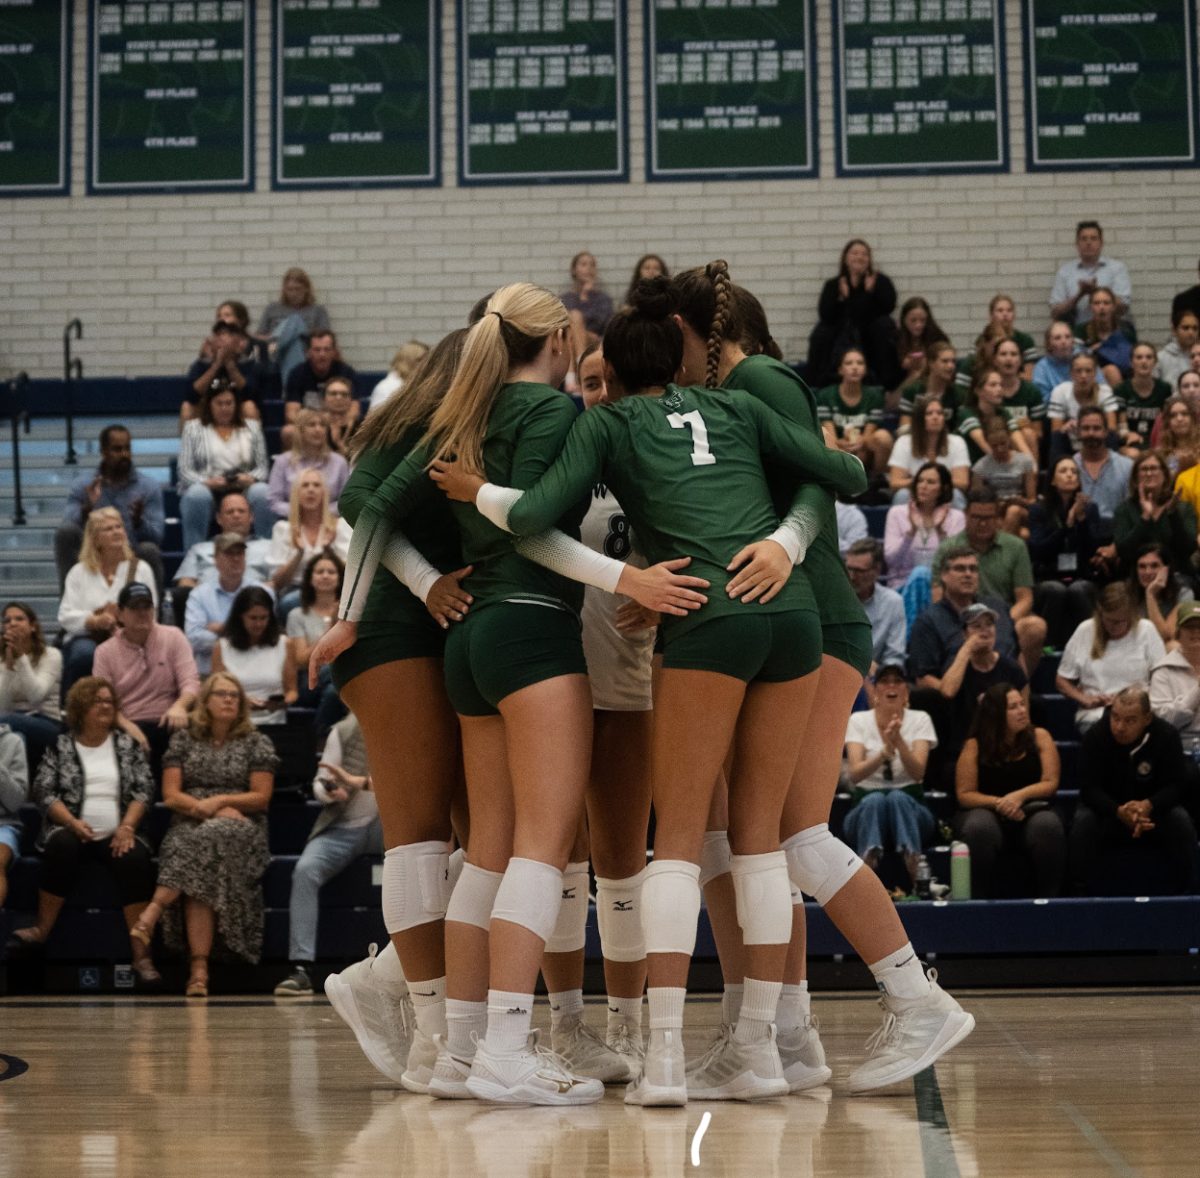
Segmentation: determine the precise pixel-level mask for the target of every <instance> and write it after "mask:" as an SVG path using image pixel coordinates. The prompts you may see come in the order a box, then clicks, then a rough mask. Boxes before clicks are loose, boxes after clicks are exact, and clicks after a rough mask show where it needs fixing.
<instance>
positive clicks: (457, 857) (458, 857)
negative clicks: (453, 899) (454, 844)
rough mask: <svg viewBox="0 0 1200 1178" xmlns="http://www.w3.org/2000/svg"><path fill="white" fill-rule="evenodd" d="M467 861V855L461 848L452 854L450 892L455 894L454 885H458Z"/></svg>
mask: <svg viewBox="0 0 1200 1178" xmlns="http://www.w3.org/2000/svg"><path fill="white" fill-rule="evenodd" d="M466 861H467V853H466V851H464V850H463V849H462V847H459V848H458V849H457V850H454V851H451V852H450V864H449V871H450V892H451V895H453V893H454V885H455V884H457V883H458V877H459V876H460V875H462V869H463V864H464V863H465V862H466Z"/></svg>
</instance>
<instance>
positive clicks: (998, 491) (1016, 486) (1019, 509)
mask: <svg viewBox="0 0 1200 1178" xmlns="http://www.w3.org/2000/svg"><path fill="white" fill-rule="evenodd" d="M987 443H988V446H989V448H990V449H991V453H990V454H985V455H984V456H983V457H982V458H980V459H979V460H978V461H977V462H976V463H975V465H974V466H972V467H971V485H972V486H973V487H974V488H975V489H976V490H978V489H980V488H982V487H988V488H989V489H990V490H992V491H993V492H995V495H996V498H997V499H998V500H999V501H1000V510H1001V513H1002V516H1003V518H1004V530H1005V531H1006V532H1012V533H1013V534H1014V535H1018V534H1019V529H1020V527H1022V526H1023V525H1024V522H1025V519H1026V517H1027V515H1028V510H1029V508H1030V507H1032V506H1033V500H1034V496H1035V495H1036V494H1037V465H1036V464H1035V463H1034V461H1033V459H1032V458H1031V457H1030V456H1029V455H1028V454H1024V453H1021V452H1020V451H1018V450H1014V449H1013V448H1012V434H1011V433H1009V430H1008V426H1006V425H1004V424H1002V423H1001V422H998V421H993V422H992V424H991V425H990V426H988V431H987Z"/></svg>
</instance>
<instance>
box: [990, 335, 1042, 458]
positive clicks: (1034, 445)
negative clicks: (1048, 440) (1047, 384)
mask: <svg viewBox="0 0 1200 1178" xmlns="http://www.w3.org/2000/svg"><path fill="white" fill-rule="evenodd" d="M991 365H992V367H993V368H995V369H996V371H997V372H998V373H1000V391H1001V393H1002V394H1003V400H1002V401H1001V402H1000V404H1001V405H1002V406H1003V408H1004V409H1005V410H1006V411H1007V415H1008V416H1009V417H1010V418H1011V419H1012V420H1013V421H1015V422H1016V423H1017V425H1019V426H1020V427H1021V432H1022V433H1023V434H1024V435H1025V442H1026V444H1027V445H1028V447H1029V451H1030V453H1031V454H1036V453H1037V452H1038V446H1039V445H1040V444H1041V441H1042V429H1043V423H1044V421H1045V418H1046V402H1045V401H1044V400H1042V394H1041V393H1039V392H1038V390H1037V388H1036V387H1035V386H1034V385H1032V384H1030V383H1029V381H1027V380H1026V379H1025V377H1024V376H1023V375H1022V373H1023V370H1024V360H1023V359H1022V353H1021V345H1020V344H1019V343H1017V341H1016V340H1015V339H1002V340H999V341H997V343H996V346H995V348H994V349H993V351H992V359H991Z"/></svg>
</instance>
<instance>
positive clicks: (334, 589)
mask: <svg viewBox="0 0 1200 1178" xmlns="http://www.w3.org/2000/svg"><path fill="white" fill-rule="evenodd" d="M344 572H345V565H343V564H342V561H341V559H340V558H339V556H338V554H337V553H336V552H334V551H333V549H331V548H327V549H326V550H325V551H324V552H319V553H318V554H317V555H316V556H314V557H313V558H312V560H310V561H309V562H308V563H307V564H306V565H305V566H304V576H303V578H302V579H301V581H300V603H299V605H298V606H297V608H296V609H293V610H292V611H291V613H289V614H288V616H287V639H288V642H289V643H290V645H291V648H292V662H293V663H294V664H295V665H296V668H297V672H298V679H299V688H300V703H301V704H302V705H303V706H304V707H315V708H316V709H317V717H316V724H317V731H318V732H323V731H325V730H326V729H328V728H329V727H330V726H331V725H332V724H333V723H334V722H335V721H337V720H339V719H341V717H342V715H343V712H344V709H343V707H342V704H341V700H340V699H339V697H338V694H337V690H336V689H335V688H334V686H333V675H332V670H331V668H330V667H329V666H328V665H326V666H323V667H322V668H321V672H320V676H319V678H318V682H317V688H316V690H315V691H310V690H309V687H308V671H307V668H308V656H309V655H310V654H312V649H313V647H314V646H316V644H317V643H318V642H319V641H320V640H321V638H322V637H324V635H325V631H326V630H328V629H329V627H330V626H331V625H333V623H334V621H335V620H336V619H337V610H338V602H339V600H340V599H341V596H342V575H343V573H344Z"/></svg>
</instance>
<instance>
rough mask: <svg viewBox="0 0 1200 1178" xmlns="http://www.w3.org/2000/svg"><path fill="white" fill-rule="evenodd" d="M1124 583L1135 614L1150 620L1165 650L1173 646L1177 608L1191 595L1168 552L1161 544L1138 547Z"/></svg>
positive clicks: (1189, 599) (1188, 599)
mask: <svg viewBox="0 0 1200 1178" xmlns="http://www.w3.org/2000/svg"><path fill="white" fill-rule="evenodd" d="M1126 583H1127V584H1128V586H1129V595H1130V597H1132V598H1133V603H1134V609H1135V610H1136V611H1137V615H1138V617H1139V618H1146V619H1147V620H1148V621H1151V622H1153V623H1154V628H1155V629H1156V630H1157V631H1158V636H1159V637H1160V638H1161V639H1162V640H1163V643H1164V645H1166V646H1167V648H1168V649H1169V648H1170V647H1172V646H1174V645H1175V630H1176V626H1177V614H1178V610H1179V607H1180V606H1181V605H1182V604H1183V603H1184V602H1188V601H1191V600H1192V597H1193V594H1192V590H1191V587H1190V586H1189V585H1185V584H1184V583H1183V581H1182V580H1181V578H1180V577H1179V575H1178V574H1177V573H1176V572H1175V571H1174V569H1173V568H1172V567H1171V554H1170V553H1169V552H1168V551H1167V549H1166V548H1165V547H1164V546H1163V545H1162V544H1147V545H1146V546H1145V547H1143V548H1140V549H1138V554H1137V559H1136V561H1135V562H1134V565H1133V571H1132V572H1131V573H1130V574H1129V578H1128V581H1127V582H1126Z"/></svg>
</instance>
